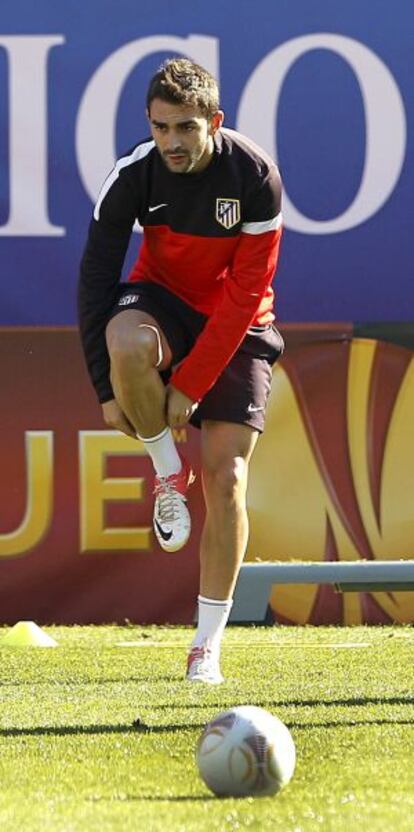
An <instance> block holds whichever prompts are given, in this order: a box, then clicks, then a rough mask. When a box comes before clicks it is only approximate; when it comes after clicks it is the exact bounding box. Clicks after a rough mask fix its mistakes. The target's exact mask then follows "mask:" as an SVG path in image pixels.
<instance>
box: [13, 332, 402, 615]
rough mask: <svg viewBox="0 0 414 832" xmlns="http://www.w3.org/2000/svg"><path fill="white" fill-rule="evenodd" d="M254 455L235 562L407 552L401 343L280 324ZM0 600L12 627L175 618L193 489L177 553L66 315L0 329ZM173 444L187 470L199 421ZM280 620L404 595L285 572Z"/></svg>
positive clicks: (136, 445)
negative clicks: (163, 538) (55, 324)
mask: <svg viewBox="0 0 414 832" xmlns="http://www.w3.org/2000/svg"><path fill="white" fill-rule="evenodd" d="M283 332H284V335H285V337H286V340H287V343H288V350H287V352H286V354H285V357H284V358H283V359H282V361H281V362H280V364H279V365H278V366H277V367H276V368H275V373H274V383H273V390H272V395H271V401H270V406H269V412H268V420H267V427H266V431H265V433H264V435H263V437H261V439H260V440H259V443H258V447H257V450H256V452H255V456H254V458H253V462H252V469H251V478H250V486H249V514H250V520H251V537H250V543H249V549H248V556H247V557H248V560H255V559H263V560H324V559H325V560H357V559H360V558H368V559H374V558H377V559H382V560H389V559H393V558H408V557H413V556H414V551H413V550H414V519H413V514H412V510H411V495H412V493H413V484H412V477H413V474H412V471H413V470H414V464H413V463H414V459H413V456H414V433H413V428H412V413H413V405H414V401H413V397H414V393H413V390H414V385H413V373H414V365H413V361H412V355H413V353H412V351H411V350H409V349H406V348H404V347H400V346H396V345H395V344H390V343H384V342H382V341H376V340H364V339H353V340H352V327H351V326H348V325H342V324H341V325H338V326H336V325H332V326H331V325H329V326H328V325H324V326H322V327H317V326H316V325H315V326H311V325H307V326H304V327H293V326H291V327H285V328H284V329H283ZM0 355H1V370H2V372H1V377H2V431H1V434H0V463H1V476H0V609H1V620H2V622H4V623H13V622H15V621H16V620H18V619H33V620H36V621H37V622H38V623H41V624H42V623H43V624H46V623H52V622H55V623H62V624H69V623H102V622H121V623H122V622H124V621H126V620H129V621H133V622H137V623H150V622H154V623H163V622H171V623H190V622H191V621H192V619H193V613H194V606H195V598H196V595H197V589H198V542H199V537H200V533H201V526H202V520H203V500H202V494H201V487H200V478H199V477H198V479H197V481H196V484H195V486H194V488H193V489H192V490H191V492H190V508H191V513H192V517H193V533H192V537H191V540H190V542H189V544H188V545H187V546H186V547H185V549H184V550H182V551H181V552H179V553H177V554H167V553H165V552H163V551H162V550H161V549H160V548H159V547H158V544H157V543H156V540H155V538H154V535H153V533H152V525H151V516H152V471H151V464H150V461H149V459H148V458H147V457H146V455H145V452H144V449H143V446H142V445H141V443H140V442H138V441H134V440H132V439H128V438H127V437H123V436H121V435H120V434H117V433H116V432H113V431H108V430H105V429H104V426H103V424H102V421H101V414H100V407H99V406H98V405H97V403H96V401H95V398H94V393H93V391H92V390H91V387H90V384H89V381H88V379H87V377H86V371H85V369H84V364H83V358H82V356H81V352H80V347H79V342H78V336H77V333H76V331H75V330H74V329H56V330H53V329H38V328H36V329H30V328H28V329H23V330H18V329H11V328H10V329H3V330H0ZM176 439H177V441H178V442H179V443H180V444H181V445H183V446H184V453H185V455H186V456H187V457H188V459H189V460H190V461H191V462H192V463H193V465H194V466H195V468H196V470H198V468H199V434H198V432H197V431H195V430H194V429H193V428H189V429H188V430H182V431H179V432H178V433H177V434H176ZM269 609H270V611H271V614H272V616H273V617H274V619H275V620H277V621H280V622H291V623H305V622H311V623H347V624H348V623H360V622H368V623H377V622H386V621H391V620H392V621H394V620H395V621H407V622H408V621H413V620H414V594H413V593H408V592H407V593H383V592H382V593H380V592H378V593H372V594H368V593H356V594H354V593H352V594H351V593H350V594H347V595H344V596H341V595H336V594H335V593H334V592H333V591H332V590H331V589H330V588H327V587H320V588H318V587H313V586H308V587H304V586H285V587H283V589H280V590H277V589H275V590H274V591H273V592H272V593H271V596H270V598H269Z"/></svg>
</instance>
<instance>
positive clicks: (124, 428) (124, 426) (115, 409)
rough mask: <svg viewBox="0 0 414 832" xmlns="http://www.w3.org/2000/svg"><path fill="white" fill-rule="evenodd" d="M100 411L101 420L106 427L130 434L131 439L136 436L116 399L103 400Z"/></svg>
mask: <svg viewBox="0 0 414 832" xmlns="http://www.w3.org/2000/svg"><path fill="white" fill-rule="evenodd" d="M102 413H103V420H104V422H105V424H106V425H108V428H114V429H115V430H119V431H121V433H125V434H126V435H127V436H132V438H133V439H136V438H137V435H136V433H135V431H134V428H133V427H132V425H131V423H130V422H128V419H127V417H126V416H125V414H124V413H123V412H122V410H121V408H120V406H119V404H118V402H117V401H116V399H110V401H109V402H104V404H103V405H102Z"/></svg>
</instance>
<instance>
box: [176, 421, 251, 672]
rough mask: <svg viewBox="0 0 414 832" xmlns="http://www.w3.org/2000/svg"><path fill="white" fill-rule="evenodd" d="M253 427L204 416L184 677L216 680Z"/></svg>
mask: <svg viewBox="0 0 414 832" xmlns="http://www.w3.org/2000/svg"><path fill="white" fill-rule="evenodd" d="M258 435H259V434H258V432H257V431H255V430H253V429H252V428H250V427H248V426H247V425H237V424H231V423H227V422H213V421H205V422H203V425H202V438H201V448H202V476H203V490H204V498H205V504H206V518H205V523H204V529H203V533H202V537H201V543H200V595H199V604H198V611H199V620H198V627H197V632H196V635H195V638H194V640H193V644H192V650H191V653H190V657H189V676H188V677H189V678H190V679H191V680H194V681H206V682H212V683H214V682H216V683H217V682H219V681H221V680H222V677H221V674H220V671H219V655H220V643H221V638H222V635H223V632H224V628H225V626H226V623H227V619H228V617H229V614H230V610H231V605H232V596H233V590H234V586H235V583H236V580H237V576H238V574H239V570H240V566H241V563H242V561H243V558H244V554H245V551H246V546H247V540H248V517H247V508H246V490H247V475H248V466H249V461H250V458H251V455H252V453H253V450H254V447H255V444H256V442H257V438H258Z"/></svg>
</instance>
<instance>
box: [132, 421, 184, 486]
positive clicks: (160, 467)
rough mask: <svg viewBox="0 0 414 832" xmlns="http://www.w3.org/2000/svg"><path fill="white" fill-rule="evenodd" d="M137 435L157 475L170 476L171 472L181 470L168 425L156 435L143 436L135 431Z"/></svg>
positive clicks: (179, 459) (175, 472)
mask: <svg viewBox="0 0 414 832" xmlns="http://www.w3.org/2000/svg"><path fill="white" fill-rule="evenodd" d="M137 437H138V439H140V440H141V442H143V443H144V445H145V449H146V451H147V453H148V454H149V455H150V457H151V459H152V464H153V466H154V468H155V471H156V473H157V474H158V476H159V477H170V476H171V474H177V473H178V471H181V468H182V462H181V458H180V455H179V453H178V451H177V448H176V447H175V442H174V439H173V435H172V433H171V430H170V428H169V427H166V428H164V430H163V431H161V433H159V434H158V435H157V436H148V437H145V438H143V437H142V436H140V435H139V434H138V433H137Z"/></svg>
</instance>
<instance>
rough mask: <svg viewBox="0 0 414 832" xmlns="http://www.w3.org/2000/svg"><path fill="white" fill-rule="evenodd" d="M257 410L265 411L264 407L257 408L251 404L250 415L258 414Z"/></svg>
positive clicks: (248, 410) (248, 409) (249, 407)
mask: <svg viewBox="0 0 414 832" xmlns="http://www.w3.org/2000/svg"><path fill="white" fill-rule="evenodd" d="M257 410H264V407H255V406H254V404H249V406H248V408H247V412H248V413H256V411H257Z"/></svg>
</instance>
